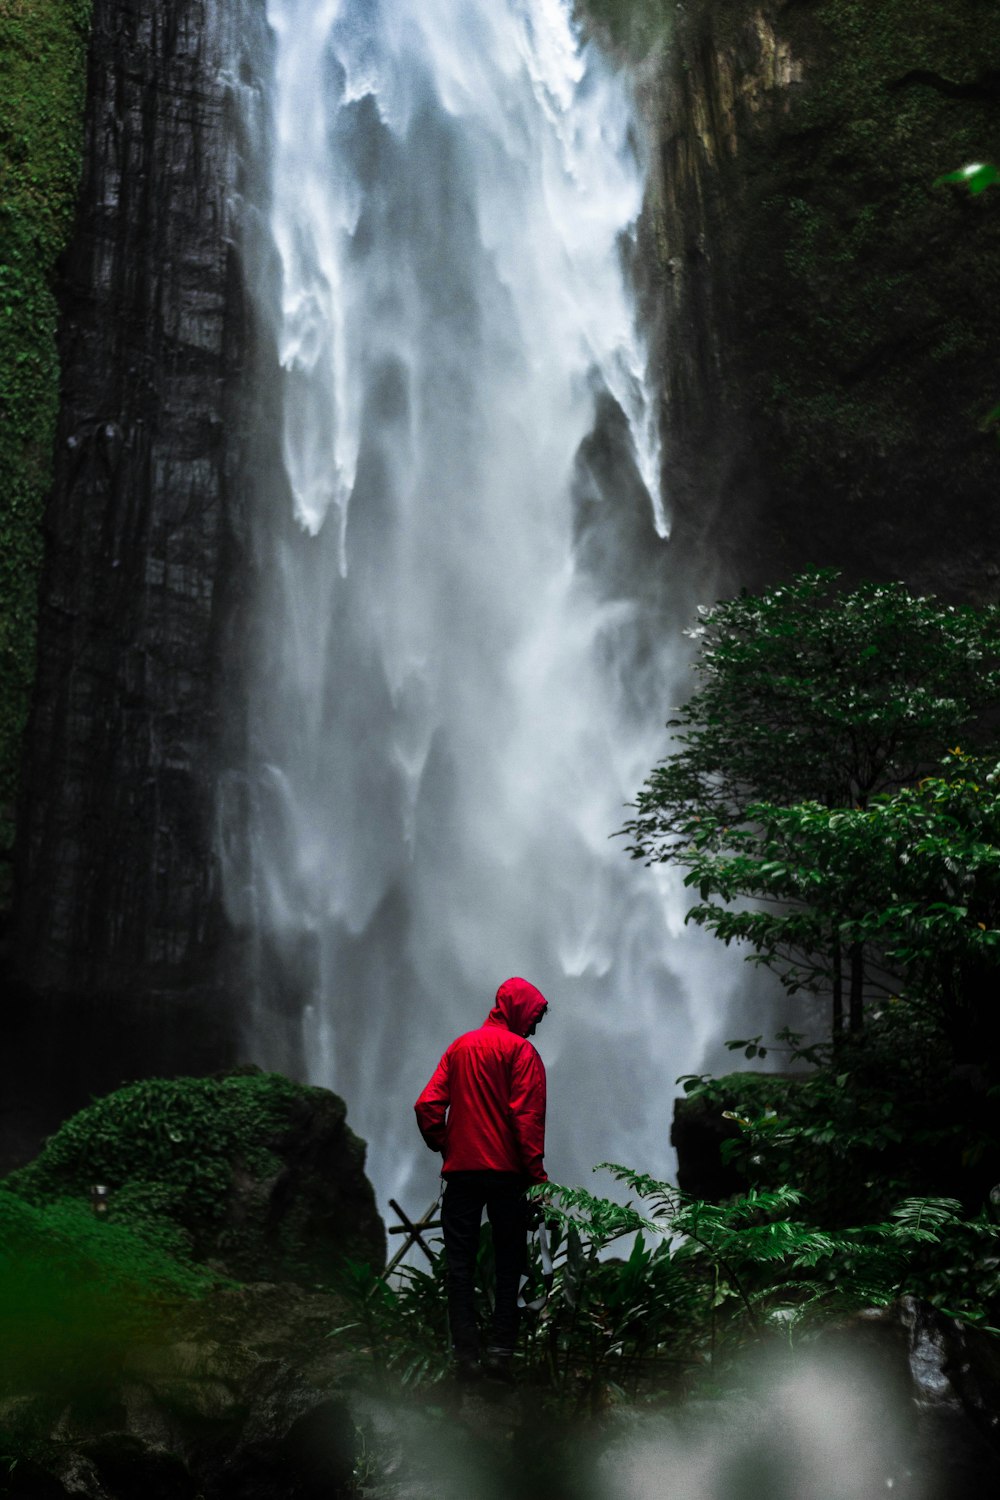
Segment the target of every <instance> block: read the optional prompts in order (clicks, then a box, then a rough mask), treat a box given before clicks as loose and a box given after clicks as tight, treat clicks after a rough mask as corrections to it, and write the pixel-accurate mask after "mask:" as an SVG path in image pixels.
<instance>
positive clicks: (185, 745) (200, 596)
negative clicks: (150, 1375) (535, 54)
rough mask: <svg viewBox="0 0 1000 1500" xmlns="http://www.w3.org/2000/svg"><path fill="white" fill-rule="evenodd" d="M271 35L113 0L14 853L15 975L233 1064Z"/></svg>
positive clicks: (93, 95) (83, 197)
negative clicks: (252, 143) (253, 160)
mask: <svg viewBox="0 0 1000 1500" xmlns="http://www.w3.org/2000/svg"><path fill="white" fill-rule="evenodd" d="M265 38H266V30H265V19H264V7H263V5H260V4H252V3H247V4H242V3H235V4H227V5H215V4H212V3H210V0H95V3H94V8H93V29H92V37H91V43H90V57H89V86H88V100H87V109H86V126H85V129H86V139H85V147H84V161H85V167H84V176H83V181H82V184H81V189H80V198H79V209H78V218H77V225H76V229H75V233H74V237H73V240H72V244H71V247H70V249H69V251H68V252H67V255H66V258H65V263H64V266H63V284H62V297H61V300H62V319H61V333H60V349H61V363H62V400H61V411H60V418H59V436H58V441H57V446H56V455H55V475H54V484H53V490H52V494H51V499H50V502H49V506H48V511H47V514H46V521H45V534H46V557H45V565H44V576H43V580H42V585H41V596H40V623H39V658H38V660H39V666H38V677H37V684H36V689H35V696H34V704H33V709H32V718H31V726H30V729H29V734H28V755H27V757H26V767H27V771H26V784H25V789H24V796H23V802H22V816H21V822H20V829H19V845H18V848H19V853H18V873H17V892H18V895H17V910H16V914H15V920H16V928H17V936H16V949H17V964H18V969H19V973H20V977H21V980H22V982H23V983H24V984H25V985H26V986H28V987H29V989H30V991H31V992H32V993H33V994H37V993H39V992H44V993H45V994H46V995H49V996H51V995H53V994H54V995H65V996H67V997H71V1000H72V1002H73V1003H75V1002H76V1001H79V1000H88V999H91V1000H92V999H94V998H95V997H99V998H101V999H103V1000H105V1001H106V1000H107V999H108V998H109V997H111V998H112V999H113V1000H114V999H117V1000H119V1001H120V1003H121V1004H122V1005H128V1006H131V1007H138V1008H139V1009H140V1010H141V1008H142V1007H143V1005H144V1004H145V1005H147V1006H149V1007H151V1008H152V1009H153V1010H154V1011H159V1012H163V1011H164V1010H165V1009H166V1010H168V1011H170V1010H172V1012H173V1014H172V1020H173V1021H174V1022H176V1023H177V1025H178V1027H181V1028H183V1029H184V1030H185V1032H186V1036H187V1039H188V1042H189V1052H191V1053H193V1054H196V1055H198V1057H199V1060H200V1057H201V1055H206V1054H211V1055H210V1056H206V1062H207V1065H214V1066H219V1065H220V1064H221V1063H223V1062H225V1061H228V1060H230V1058H231V1055H232V1054H231V1049H232V1046H233V1043H232V1038H231V1036H227V1030H226V1028H227V1021H228V1023H231V1017H228V1018H227V1016H226V1015H225V1013H224V1011H223V1010H222V1009H221V999H220V994H219V990H220V985H221V980H220V974H219V966H220V963H221V952H222V947H223V946H224V943H223V936H224V930H225V922H224V918H223V916H222V913H221V909H220V904H219V898H218V894H217V891H216V888H215V881H214V863H213V854H212V839H213V822H212V819H213V791H214V777H215V774H216V769H217V761H218V749H219V740H220V735H222V734H224V733H227V732H228V727H227V724H225V723H223V721H222V720H221V717H220V709H219V702H220V685H221V682H222V679H223V677H224V676H226V675H229V674H232V673H233V672H237V673H238V671H239V650H238V646H234V644H233V642H232V641H231V640H230V639H229V632H230V631H231V630H232V629H233V608H234V598H235V592H236V591H238V589H239V575H241V574H242V575H245V573H246V570H247V568H248V567H249V566H250V564H249V562H248V561H247V559H246V558H245V557H244V556H243V552H242V546H243V544H242V540H241V535H242V532H241V526H242V522H241V505H242V491H241V484H240V473H239V464H238V461H237V459H236V458H235V456H234V455H235V454H236V452H237V451H238V447H239V439H240V434H241V433H242V432H243V430H244V427H245V424H246V423H247V421H248V420H249V418H248V417H247V416H246V415H245V414H244V412H243V409H242V405H241V370H242V368H243V365H244V361H245V348H244V338H245V333H244V330H245V327H246V318H245V311H244V299H243V289H242V286H241V283H240V277H239V274H238V268H237V264H236V259H235V254H234V250H233V235H234V232H235V221H236V214H237V212H238V192H237V188H238V176H239V163H238V140H237V128H236V123H235V118H234V111H233V109H232V100H231V94H232V88H233V79H232V76H231V73H230V72H229V71H228V68H229V65H230V63H231V62H232V60H233V59H234V58H236V57H238V56H239V51H240V47H241V46H247V47H252V46H254V45H258V44H259V45H262V46H263V45H266V41H265ZM237 719H238V716H237ZM213 999H214V1001H215V1002H216V1004H215V1006H214V1007H213V1006H212V1003H211V1002H212V1001H213ZM186 1001H189V1002H194V1003H193V1004H192V1005H191V1006H189V1007H187V1008H186V1006H185V1002H186ZM213 1010H214V1013H213ZM198 1012H200V1019H201V1023H202V1028H203V1033H202V1037H201V1039H200V1040H199V1037H198V1033H197V1023H196V1021H195V1016H196V1015H197V1013H198ZM162 1029H163V1030H164V1031H169V1029H170V1025H169V1024H167V1025H164V1027H163V1028H162ZM84 1041H85V1042H86V1038H84ZM140 1050H142V1049H140ZM149 1050H150V1052H151V1053H152V1052H153V1051H155V1048H154V1047H153V1046H152V1045H151V1046H150V1048H149ZM182 1050H183V1048H182ZM93 1051H94V1048H93V1045H92V1044H91V1045H89V1046H85V1048H84V1051H83V1054H82V1056H81V1058H80V1066H81V1068H82V1069H86V1066H87V1058H88V1056H89V1054H90V1053H92V1052H93ZM139 1066H140V1068H141V1066H142V1064H141V1062H140V1065H139ZM137 1071H138V1069H137ZM133 1076H134V1075H133ZM116 1081H117V1080H116ZM85 1086H86V1085H85Z"/></svg>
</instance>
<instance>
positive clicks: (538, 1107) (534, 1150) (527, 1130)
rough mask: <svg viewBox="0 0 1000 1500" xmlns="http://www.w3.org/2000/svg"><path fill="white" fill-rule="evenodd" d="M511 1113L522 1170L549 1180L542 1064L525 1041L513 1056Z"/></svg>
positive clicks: (537, 1179) (531, 1176) (533, 1179)
mask: <svg viewBox="0 0 1000 1500" xmlns="http://www.w3.org/2000/svg"><path fill="white" fill-rule="evenodd" d="M510 1113H511V1121H512V1123H513V1126H514V1135H515V1137H516V1139H517V1147H518V1151H519V1152H520V1155H521V1163H522V1166H523V1168H524V1171H525V1173H526V1174H527V1176H528V1177H530V1178H531V1180H532V1182H548V1180H549V1179H548V1176H547V1174H546V1171H545V1163H544V1161H543V1160H542V1158H543V1157H544V1155H545V1064H544V1063H543V1062H542V1059H541V1058H540V1057H539V1055H538V1053H537V1052H536V1051H535V1049H534V1047H532V1046H531V1044H530V1043H528V1044H527V1045H526V1046H524V1047H522V1048H521V1050H520V1052H519V1053H518V1055H517V1057H516V1058H515V1059H514V1067H513V1071H512V1076H511V1091H510Z"/></svg>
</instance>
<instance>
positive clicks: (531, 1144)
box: [414, 979, 548, 1182]
mask: <svg viewBox="0 0 1000 1500" xmlns="http://www.w3.org/2000/svg"><path fill="white" fill-rule="evenodd" d="M546 1005H547V1001H546V999H545V996H544V995H543V994H541V993H540V991H538V990H536V989H535V986H534V985H533V984H529V983H528V981H527V980H526V979H507V980H505V981H504V983H503V984H502V985H501V986H500V988H499V989H498V990H497V998H496V1004H495V1005H494V1007H493V1009H492V1010H491V1011H490V1013H489V1015H488V1016H487V1017H486V1020H485V1022H484V1023H483V1025H482V1026H480V1027H479V1029H478V1030H477V1031H467V1032H466V1033H465V1035H464V1036H460V1037H457V1038H456V1040H455V1041H453V1042H452V1044H451V1046H450V1047H449V1048H448V1050H447V1052H446V1053H445V1054H444V1057H442V1059H441V1061H440V1062H439V1063H438V1065H437V1067H436V1068H435V1070H434V1074H433V1076H432V1078H431V1080H430V1082H429V1083H428V1085H427V1087H426V1088H425V1089H424V1091H423V1093H422V1094H421V1095H420V1098H419V1099H418V1100H417V1102H416V1104H415V1105H414V1108H415V1109H416V1112H417V1124H418V1125H419V1126H420V1133H421V1135H422V1136H423V1138H424V1140H425V1141H426V1142H427V1144H428V1146H430V1148H431V1150H432V1151H440V1152H442V1153H443V1155H444V1165H443V1166H442V1168H441V1171H442V1173H443V1175H444V1176H445V1177H447V1176H448V1174H449V1173H450V1172H484V1171H485V1172H520V1173H522V1174H523V1175H524V1176H525V1177H528V1178H530V1179H531V1181H532V1182H547V1181H548V1178H547V1176H546V1175H545V1166H544V1163H543V1161H542V1157H543V1155H544V1152H545V1068H544V1065H543V1063H542V1059H541V1058H540V1057H539V1055H538V1053H537V1052H536V1051H535V1049H534V1047H533V1046H532V1045H531V1043H530V1042H529V1041H528V1039H527V1036H526V1032H528V1031H529V1030H530V1028H531V1027H532V1026H533V1025H534V1024H535V1022H536V1021H537V1020H538V1019H539V1017H540V1016H541V1014H542V1011H543V1010H544V1009H545V1008H546Z"/></svg>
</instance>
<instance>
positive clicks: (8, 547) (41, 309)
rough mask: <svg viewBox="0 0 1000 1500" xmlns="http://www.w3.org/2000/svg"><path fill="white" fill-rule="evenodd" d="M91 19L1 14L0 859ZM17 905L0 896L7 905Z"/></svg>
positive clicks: (0, 8) (28, 2)
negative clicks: (57, 294)
mask: <svg viewBox="0 0 1000 1500" xmlns="http://www.w3.org/2000/svg"><path fill="white" fill-rule="evenodd" d="M90 9H91V6H90V0H59V3H58V4H54V3H52V0H3V4H0V543H2V545H0V600H2V607H0V852H2V851H8V850H9V848H10V844H11V840H12V836H13V829H12V826H11V817H12V813H11V805H12V804H13V801H14V797H15V794H16V789H17V767H18V759H19V754H20V740H21V734H22V730H23V726H24V722H25V718H26V715H27V706H28V694H29V691H30V688H31V683H32V681H33V677H34V643H35V612H36V604H35V599H36V593H37V588H38V567H39V562H40V556H41V529H40V523H41V513H42V504H43V500H44V497H45V493H46V490H47V488H48V485H49V480H50V466H51V453H52V441H53V434H54V431H55V421H56V409H57V403H58V380H59V371H58V360H57V355H56V347H55V329H56V301H55V296H54V287H55V283H56V276H57V270H56V267H57V260H58V256H59V254H60V252H61V251H62V249H63V248H64V246H65V244H66V241H67V239H68V235H69V230H70V225H71V222H72V215H73V208H74V202H75V196H76V188H77V180H78V176H79V167H80V139H81V125H82V118H83V98H84V85H85V52H86V39H87V35H88V31H89V27H90ZM7 857H8V858H9V855H8V856H7ZM8 899H9V897H8V893H7V891H6V890H2V891H0V905H5V904H6V902H7V900H8Z"/></svg>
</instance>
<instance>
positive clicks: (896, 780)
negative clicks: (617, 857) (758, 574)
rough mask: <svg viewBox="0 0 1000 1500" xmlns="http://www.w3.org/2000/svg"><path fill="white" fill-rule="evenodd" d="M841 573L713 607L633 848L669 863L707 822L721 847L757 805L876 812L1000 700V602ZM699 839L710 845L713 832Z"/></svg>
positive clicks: (646, 789)
mask: <svg viewBox="0 0 1000 1500" xmlns="http://www.w3.org/2000/svg"><path fill="white" fill-rule="evenodd" d="M838 577H839V575H838V574H837V573H836V572H835V571H834V570H832V569H827V570H822V571H813V572H808V573H804V574H801V575H799V576H798V577H796V578H794V579H793V580H792V581H791V582H790V583H788V584H785V585H782V586H779V587H777V588H774V589H772V590H771V591H770V592H769V593H765V594H761V595H750V594H747V593H745V592H744V593H743V594H741V595H740V596H739V597H738V598H736V599H731V600H727V601H723V602H721V603H719V604H716V605H714V606H713V607H712V608H711V609H708V610H705V611H704V612H703V619H702V622H701V624H700V625H699V626H698V627H697V628H696V629H695V630H693V631H691V632H690V633H691V635H692V636H693V637H694V639H695V640H696V641H697V642H698V645H699V648H700V649H699V655H698V658H697V660H696V661H695V664H694V669H695V671H696V672H697V673H698V674H699V676H700V677H701V678H702V679H703V682H702V686H701V687H699V688H698V690H697V691H696V692H695V693H693V694H692V696H691V698H690V699H689V700H688V701H687V703H686V704H685V705H684V706H683V707H682V708H680V709H678V710H677V711H676V712H677V717H676V718H674V719H671V720H670V721H668V725H667V727H668V728H669V729H672V730H673V731H674V734H673V740H674V743H675V745H676V747H677V748H676V749H675V750H674V751H673V753H672V754H671V756H670V757H669V758H668V759H667V760H665V761H663V762H661V764H660V765H658V766H656V767H655V768H654V770H653V771H652V772H651V774H650V776H649V777H648V778H647V780H646V782H645V784H644V786H643V789H642V790H641V791H640V793H639V796H638V798H637V802H636V807H637V810H638V816H637V817H636V818H634V819H632V820H631V821H630V822H628V823H626V825H625V832H627V833H629V834H630V835H631V836H632V838H633V844H632V845H631V849H630V852H631V853H632V854H633V855H634V856H635V857H637V858H645V859H647V860H650V861H658V860H667V859H670V858H672V857H673V856H674V853H675V851H676V849H677V848H678V846H680V847H682V848H683V847H685V846H686V845H687V843H688V841H689V839H690V837H691V833H692V826H693V825H696V824H697V820H698V819H699V818H702V817H705V818H710V819H711V820H712V821H713V826H714V827H715V829H716V833H717V835H718V840H719V842H720V843H721V842H723V841H724V839H725V837H726V835H727V834H728V832H729V829H730V827H731V826H732V825H734V824H735V825H739V824H742V823H745V822H746V821H747V808H748V804H749V803H750V802H765V801H767V802H780V803H789V802H797V801H803V800H815V801H817V802H821V803H823V804H824V805H825V806H828V807H854V806H858V805H860V806H862V807H864V806H866V805H867V803H868V801H869V800H870V798H871V797H872V796H874V795H876V794H877V793H879V792H882V791H886V790H890V789H892V788H894V787H898V786H900V785H902V784H903V783H905V782H908V781H911V780H913V779H915V777H916V776H917V775H918V773H919V772H920V771H921V770H922V769H924V768H926V767H927V766H928V764H933V763H935V762H936V761H937V760H938V758H939V757H940V755H941V754H942V753H943V751H944V748H945V746H946V745H947V744H949V743H954V740H955V737H956V736H957V735H959V734H961V735H965V736H966V737H967V738H968V736H969V735H970V734H971V736H972V737H973V740H974V741H975V740H976V739H981V738H983V736H982V734H981V732H980V730H979V726H978V724H977V722H976V721H977V719H978V716H979V715H980V713H981V712H982V710H983V709H984V708H985V707H986V706H988V705H989V704H991V703H993V702H995V701H996V700H997V697H998V696H1000V609H998V608H997V607H996V606H991V607H989V608H986V609H974V608H973V607H972V606H970V605H962V606H956V605H948V604H942V603H941V602H940V601H938V600H936V599H933V598H927V597H920V596H915V595H913V594H911V593H910V592H909V591H908V590H907V588H906V587H905V585H903V584H902V583H888V584H862V585H860V586H859V587H858V588H857V589H854V590H853V591H851V592H845V591H842V590H840V589H839V588H838V587H837V581H838ZM703 842H704V840H703Z"/></svg>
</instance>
